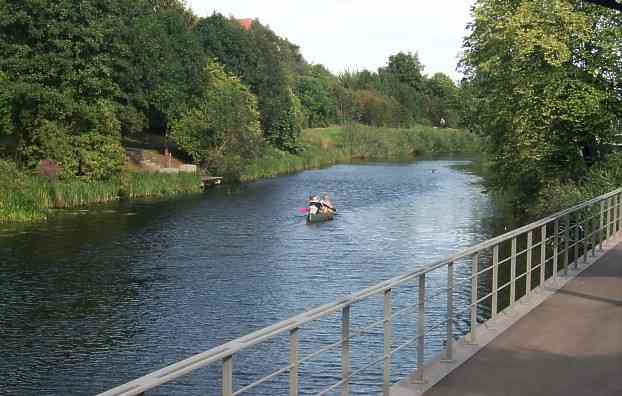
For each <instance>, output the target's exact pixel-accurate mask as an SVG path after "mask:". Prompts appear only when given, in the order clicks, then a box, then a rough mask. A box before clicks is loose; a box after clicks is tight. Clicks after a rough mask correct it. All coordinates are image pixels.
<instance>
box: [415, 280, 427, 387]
mask: <svg viewBox="0 0 622 396" xmlns="http://www.w3.org/2000/svg"><path fill="white" fill-rule="evenodd" d="M417 302H418V305H419V312H418V313H417V316H418V318H417V375H416V378H415V382H416V383H423V382H425V377H424V375H423V365H424V361H425V273H423V274H421V275H419V300H418V301H417Z"/></svg>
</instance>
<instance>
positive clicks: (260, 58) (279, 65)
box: [196, 14, 303, 151]
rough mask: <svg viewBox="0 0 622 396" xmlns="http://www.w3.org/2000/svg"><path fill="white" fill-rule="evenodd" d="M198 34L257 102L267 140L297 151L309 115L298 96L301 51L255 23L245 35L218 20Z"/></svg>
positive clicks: (213, 19)
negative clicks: (296, 92)
mask: <svg viewBox="0 0 622 396" xmlns="http://www.w3.org/2000/svg"><path fill="white" fill-rule="evenodd" d="M196 30H197V31H198V32H199V35H200V37H201V42H202V44H203V47H204V48H205V49H206V51H207V52H208V53H209V54H210V55H212V56H214V57H215V58H216V59H218V60H219V61H220V62H221V63H222V64H224V65H225V67H226V68H227V70H228V71H229V72H232V73H235V74H236V75H237V76H239V77H240V78H241V79H242V81H243V82H244V83H245V84H246V85H248V86H249V87H250V89H251V91H252V92H253V93H254V94H255V95H256V96H257V103H258V109H259V112H260V113H261V125H262V129H263V133H264V136H265V138H266V139H267V140H268V141H270V142H271V143H273V144H274V145H275V146H276V147H279V148H281V149H284V150H288V151H295V150H296V149H297V138H298V136H299V134H300V132H301V128H302V121H303V114H302V110H301V105H300V101H299V99H298V98H297V97H296V96H295V94H294V89H295V73H296V71H297V67H298V66H299V64H300V63H301V62H302V57H301V56H300V54H299V53H298V49H297V47H296V46H294V45H293V44H291V43H289V42H288V41H287V40H285V39H282V38H280V37H278V36H277V35H276V34H275V33H274V32H273V31H272V30H270V29H269V28H267V27H265V26H263V25H262V24H261V23H259V22H258V21H254V23H253V25H252V27H251V29H250V31H245V30H244V29H242V27H241V26H240V25H239V23H238V22H237V21H236V20H233V19H225V18H224V17H223V16H222V15H220V14H214V15H212V16H210V17H208V18H204V19H202V20H201V21H200V22H199V23H198V25H197V27H196Z"/></svg>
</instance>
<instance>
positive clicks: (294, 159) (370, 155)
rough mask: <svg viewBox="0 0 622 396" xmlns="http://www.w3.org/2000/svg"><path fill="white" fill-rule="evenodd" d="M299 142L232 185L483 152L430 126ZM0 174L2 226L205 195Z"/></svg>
mask: <svg viewBox="0 0 622 396" xmlns="http://www.w3.org/2000/svg"><path fill="white" fill-rule="evenodd" d="M300 139H301V142H302V144H301V151H300V152H299V153H298V154H291V153H287V152H284V151H280V150H277V149H276V148H274V147H272V146H268V145H266V147H265V148H264V150H263V152H262V153H261V154H260V155H259V156H258V157H257V158H256V159H255V160H254V161H252V162H251V163H250V164H247V165H245V166H243V167H242V168H241V170H240V171H239V174H238V175H235V176H233V175H232V176H231V177H229V178H228V180H227V181H229V182H231V181H233V180H234V179H236V178H237V179H239V181H241V182H249V181H254V180H259V179H263V178H269V177H275V176H279V175H284V174H289V173H293V172H300V171H303V170H306V169H318V168H323V167H327V166H331V165H335V164H339V163H350V162H353V161H361V160H368V161H379V160H382V161H412V160H414V159H415V158H416V157H417V156H419V155H426V154H440V153H448V154H449V153H472V152H476V151H478V150H479V147H480V144H479V140H478V138H477V137H476V136H475V135H474V134H472V133H469V132H465V131H461V130H456V129H439V128H433V127H425V126H416V127H414V128H410V129H396V128H371V127H367V126H363V125H356V124H354V125H348V126H336V127H330V128H321V129H308V130H305V131H304V132H303V134H302V136H301V138H300ZM0 172H1V173H2V175H1V176H0V223H3V222H5V223H6V222H33V221H41V220H45V219H46V218H47V214H48V213H49V210H51V209H66V208H75V207H80V206H85V205H89V204H96V203H104V202H111V201H116V200H120V199H132V198H143V197H163V196H172V195H175V194H180V193H196V192H199V191H200V190H201V188H200V184H201V181H200V177H199V176H198V175H194V174H173V175H170V174H160V173H148V172H133V171H129V170H127V169H126V171H124V172H123V173H122V174H121V175H119V176H117V177H113V178H111V179H109V180H102V181H85V180H81V179H78V178H76V179H71V180H63V181H57V182H49V181H48V180H47V179H46V178H43V177H41V176H36V175H34V174H32V173H28V172H25V171H21V170H19V169H17V168H16V167H15V166H14V165H11V163H10V162H6V161H0Z"/></svg>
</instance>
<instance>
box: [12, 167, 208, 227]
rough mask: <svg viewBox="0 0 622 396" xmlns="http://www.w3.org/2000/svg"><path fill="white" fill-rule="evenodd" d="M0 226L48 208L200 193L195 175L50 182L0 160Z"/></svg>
mask: <svg viewBox="0 0 622 396" xmlns="http://www.w3.org/2000/svg"><path fill="white" fill-rule="evenodd" d="M0 168H2V169H0V171H2V170H4V171H5V172H4V173H3V176H2V177H1V178H0V181H1V182H2V185H1V186H0V223H9V222H34V221H42V220H45V219H46V218H47V215H48V212H49V210H50V209H67V208H77V207H81V206H86V205H91V204H97V203H104V202H111V201H116V200H119V199H125V198H127V199H131V198H140V197H164V196H170V195H174V194H180V193H195V192H199V191H201V186H200V183H201V180H200V177H199V176H198V175H195V174H188V173H180V174H160V173H126V174H123V175H121V176H118V177H115V178H112V179H109V180H102V181H86V180H80V179H72V180H63V181H57V182H50V181H48V180H47V179H45V178H42V177H39V176H36V175H33V174H29V173H27V172H22V171H19V170H17V169H16V168H15V167H14V166H12V165H10V164H8V165H7V163H5V162H4V161H0Z"/></svg>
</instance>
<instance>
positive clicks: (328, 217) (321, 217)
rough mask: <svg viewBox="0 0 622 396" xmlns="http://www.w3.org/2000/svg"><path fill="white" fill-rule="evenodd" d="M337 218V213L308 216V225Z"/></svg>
mask: <svg viewBox="0 0 622 396" xmlns="http://www.w3.org/2000/svg"><path fill="white" fill-rule="evenodd" d="M334 216H335V212H325V213H316V214H311V213H309V214H307V223H321V222H323V221H329V220H332V219H333V217H334Z"/></svg>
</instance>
